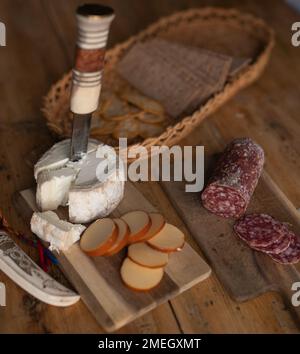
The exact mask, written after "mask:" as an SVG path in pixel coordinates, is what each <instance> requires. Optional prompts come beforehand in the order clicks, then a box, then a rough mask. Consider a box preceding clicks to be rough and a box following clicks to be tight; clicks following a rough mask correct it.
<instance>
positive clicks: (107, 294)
mask: <svg viewBox="0 0 300 354" xmlns="http://www.w3.org/2000/svg"><path fill="white" fill-rule="evenodd" d="M24 201H25V203H24ZM15 205H16V209H17V210H19V211H20V213H21V214H22V215H23V216H24V218H25V220H26V222H27V223H28V224H29V223H30V219H31V216H32V212H33V211H38V207H37V205H36V204H35V189H34V188H32V189H27V190H24V191H21V193H19V196H18V195H17V196H16V198H15ZM137 206H138V209H139V210H144V211H146V212H149V213H151V212H157V210H156V209H155V208H154V207H153V205H152V204H151V203H149V201H148V200H147V199H146V198H145V197H144V196H143V194H142V193H141V192H140V191H139V190H138V189H137V188H135V186H134V184H133V183H131V182H129V181H128V182H126V185H125V194H124V198H123V200H122V202H121V203H120V204H119V205H118V207H117V209H115V210H114V212H113V213H112V217H121V216H122V215H124V214H125V213H127V212H129V211H134V210H136V208H137ZM61 209H63V210H60V213H63V215H64V217H66V219H67V215H68V212H67V210H66V208H61ZM56 257H57V259H58V261H59V263H60V267H61V269H62V271H63V272H64V274H65V275H66V277H67V278H68V279H69V281H70V282H71V283H72V284H73V285H74V287H75V289H76V290H77V292H78V293H79V295H80V296H81V299H82V301H83V302H84V303H85V304H86V306H87V307H88V309H89V310H90V312H91V313H92V314H93V316H94V317H95V318H96V320H97V321H98V323H99V324H100V325H101V326H102V328H103V329H105V330H106V331H108V332H113V331H116V330H117V329H119V328H121V327H123V326H124V325H126V324H128V323H130V322H131V321H133V320H134V319H136V318H138V317H140V316H142V315H143V314H145V313H147V312H149V311H151V310H153V309H155V308H156V307H157V306H158V305H160V304H162V303H164V302H167V301H168V300H170V299H172V298H173V297H175V296H177V295H178V294H181V293H182V292H183V291H186V290H188V289H189V288H191V287H192V286H195V285H196V284H198V283H199V282H201V281H203V280H205V279H207V278H208V277H209V275H210V274H211V269H210V268H209V266H208V265H207V264H206V263H205V262H204V261H203V259H202V258H201V257H200V256H199V255H198V254H197V252H195V251H194V250H193V248H192V247H191V246H190V245H189V244H188V243H187V242H186V243H185V245H184V247H183V249H182V251H180V252H174V253H172V254H171V255H170V257H169V262H168V265H167V266H166V268H165V269H164V276H163V279H162V281H161V283H160V284H159V286H157V287H155V288H154V289H152V290H151V291H148V292H136V291H133V290H131V289H128V288H127V287H126V286H125V285H124V283H123V281H122V280H121V277H120V269H121V265H122V262H123V260H124V259H125V257H126V250H122V252H119V253H118V254H116V255H114V256H112V257H89V256H87V255H86V254H85V253H84V252H82V250H81V249H80V246H79V244H78V243H76V244H74V245H73V246H72V247H71V248H70V249H69V250H68V251H67V252H60V253H59V254H57V255H56Z"/></svg>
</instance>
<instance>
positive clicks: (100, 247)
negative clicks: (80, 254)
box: [80, 218, 118, 257]
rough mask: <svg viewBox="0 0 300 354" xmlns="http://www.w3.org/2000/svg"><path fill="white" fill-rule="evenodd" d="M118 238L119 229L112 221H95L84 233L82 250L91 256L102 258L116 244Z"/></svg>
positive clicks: (81, 242) (106, 219)
mask: <svg viewBox="0 0 300 354" xmlns="http://www.w3.org/2000/svg"><path fill="white" fill-rule="evenodd" d="M117 237H118V227H117V225H116V224H115V222H114V221H113V220H112V219H109V218H104V219H99V220H97V221H95V222H94V223H93V224H91V225H90V226H89V227H88V228H87V229H86V230H85V232H84V234H83V236H82V238H81V240H80V247H81V249H82V250H83V251H84V252H85V253H86V254H88V255H89V256H92V257H96V256H102V255H103V254H105V253H106V251H107V250H109V249H110V247H111V246H112V245H113V244H114V242H115V241H116V239H117Z"/></svg>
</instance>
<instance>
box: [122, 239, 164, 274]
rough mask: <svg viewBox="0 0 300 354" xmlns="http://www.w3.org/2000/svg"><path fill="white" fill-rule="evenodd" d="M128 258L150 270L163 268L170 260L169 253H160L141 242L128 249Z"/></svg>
mask: <svg viewBox="0 0 300 354" xmlns="http://www.w3.org/2000/svg"><path fill="white" fill-rule="evenodd" d="M128 257H129V258H130V259H131V260H132V261H133V262H135V263H137V264H139V265H141V266H144V267H149V268H162V267H164V266H166V265H167V263H168V260H169V255H168V253H164V252H160V251H157V250H155V249H154V248H152V247H150V246H148V245H147V243H144V242H139V243H135V244H133V245H130V246H129V247H128Z"/></svg>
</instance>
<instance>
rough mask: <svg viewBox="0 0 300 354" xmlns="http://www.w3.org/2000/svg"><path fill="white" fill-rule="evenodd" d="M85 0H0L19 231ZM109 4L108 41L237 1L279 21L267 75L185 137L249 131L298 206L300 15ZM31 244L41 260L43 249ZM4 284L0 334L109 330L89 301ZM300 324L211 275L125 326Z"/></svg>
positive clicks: (157, 197) (2, 173) (2, 101)
mask: <svg viewBox="0 0 300 354" xmlns="http://www.w3.org/2000/svg"><path fill="white" fill-rule="evenodd" d="M79 2H80V1H75V0H68V1H60V0H51V1H46V0H27V1H26V2H25V1H21V0H13V1H10V0H2V1H1V2H0V21H2V22H4V23H5V24H6V27H7V47H1V48H0V149H1V150H0V186H1V194H0V206H1V208H2V210H3V212H4V215H6V216H7V218H8V219H9V221H10V222H11V224H13V226H14V227H15V228H16V229H21V228H22V229H23V228H24V227H27V229H28V225H24V222H23V221H22V219H21V217H20V216H18V214H17V213H16V211H15V210H14V208H13V205H12V196H13V194H14V193H15V192H16V191H18V190H21V189H24V188H26V187H28V186H30V185H32V184H33V182H34V181H33V175H32V170H31V168H30V167H29V166H28V165H27V164H26V156H27V155H28V154H30V152H31V151H32V150H36V149H40V150H41V151H42V150H45V148H46V147H50V146H51V145H52V144H53V142H54V138H53V136H51V134H50V132H49V131H48V129H47V128H46V125H45V120H44V119H43V117H42V114H41V111H40V108H41V104H42V96H43V95H45V94H46V92H47V90H48V89H49V86H50V85H51V84H52V83H53V82H55V81H56V80H58V79H59V78H60V77H61V76H62V74H63V73H64V72H66V71H68V70H69V69H70V68H71V65H72V58H73V47H74V41H75V21H74V16H73V14H74V9H75V7H76V6H77V5H78V3H79ZM103 2H105V3H108V4H110V5H112V6H113V7H114V8H115V9H116V12H117V20H116V21H115V23H114V26H113V29H112V33H111V38H110V46H112V45H114V44H115V43H118V42H120V41H123V40H125V39H126V38H127V37H129V36H131V35H133V34H135V33H137V32H138V31H140V30H141V29H143V28H144V27H145V26H147V25H148V24H150V23H151V22H153V21H155V20H156V19H158V18H159V17H161V16H165V15H168V14H170V13H172V12H174V11H177V10H182V9H186V8H189V7H197V6H204V5H221V6H222V5H223V6H226V7H228V6H229V7H233V6H236V7H238V8H239V9H241V10H245V11H248V12H251V13H253V14H255V15H258V16H260V17H262V18H264V19H265V20H266V21H267V22H268V23H269V24H270V25H271V26H273V28H274V29H275V30H276V36H277V45H276V48H275V50H274V52H273V56H272V59H271V62H270V65H269V67H268V68H267V70H266V72H265V73H264V75H263V76H262V77H261V79H260V80H259V81H258V82H257V83H256V84H254V85H252V86H251V87H250V88H248V89H246V90H244V91H243V92H241V93H240V94H239V95H238V96H237V97H235V98H234V99H233V100H231V101H230V102H229V103H228V104H226V105H225V106H224V107H223V108H222V109H220V110H219V111H218V112H217V113H216V114H214V115H213V116H211V117H210V118H208V119H207V120H206V121H205V122H204V123H203V124H202V125H201V126H200V127H199V128H198V129H196V130H195V131H194V132H193V134H191V135H190V136H189V137H188V138H187V139H185V140H184V141H183V143H185V144H187V145H191V144H197V143H198V144H200V143H201V137H203V136H211V138H212V139H213V138H214V137H215V136H217V135H218V134H221V135H222V136H223V137H224V138H225V139H226V140H230V139H231V138H233V137H235V136H243V135H247V134H250V135H251V136H253V137H255V139H256V140H257V141H258V142H259V143H260V144H261V145H262V146H263V147H264V149H265V152H266V157H267V165H266V169H267V171H268V172H269V173H270V174H271V176H272V177H273V179H274V180H275V181H276V182H277V183H278V185H279V186H280V187H281V188H282V190H283V191H284V193H285V194H286V195H287V196H288V197H289V198H290V200H291V201H292V203H293V204H294V205H295V207H300V182H299V176H300V159H299V156H300V143H299V142H300V140H299V136H300V122H299V112H300V83H299V80H300V66H299V59H300V48H293V47H292V45H291V42H290V39H291V30H290V29H291V24H292V23H293V22H295V21H297V20H299V15H297V14H296V13H295V12H293V10H292V9H290V8H289V7H288V6H287V5H285V4H284V2H283V1H276V0H265V1H259V0H251V1H238V0H226V1H199V0H198V1H197V0H186V1H182V0H178V1H175V0H173V1H161V0H152V1H146V0H144V1H141V0H130V1H121V0H111V1H103ZM228 127H230V129H228ZM139 187H140V188H141V190H142V191H143V192H144V193H145V194H146V195H147V196H148V197H149V199H150V200H151V201H152V202H153V203H154V204H155V205H156V206H157V207H158V208H159V209H160V210H162V211H163V212H164V214H165V215H166V217H167V218H169V219H170V220H171V221H173V222H174V223H176V224H177V225H181V227H182V228H183V229H184V225H183V224H182V222H181V221H180V219H179V218H178V216H177V214H176V212H175V211H174V209H173V207H172V206H171V204H170V203H169V201H168V199H167V197H166V196H165V194H164V193H163V192H162V190H161V188H160V186H159V185H157V184H155V183H147V184H141V185H139ZM193 245H194V246H195V244H193ZM22 247H24V245H22ZM195 247H196V248H197V246H195ZM24 248H25V249H26V251H28V253H29V254H30V255H31V256H32V257H33V258H34V259H37V254H36V252H35V250H31V249H28V248H26V247H24ZM198 250H199V249H198ZM199 252H200V250H199ZM0 281H2V282H4V283H5V284H6V288H7V294H8V299H7V307H6V308H3V307H0V333H7V332H18V333H32V332H33V333H49V332H51V333H69V332H76V333H91V332H94V333H95V332H96V333H102V329H101V328H100V327H99V326H98V325H97V323H96V321H95V320H94V318H93V316H92V315H91V314H90V313H89V312H88V310H87V309H86V307H85V306H84V304H83V303H82V302H79V303H78V304H76V305H75V306H73V307H70V308H66V309H61V308H55V307H52V306H47V305H45V304H42V303H40V302H39V301H36V300H35V299H34V298H32V297H31V296H29V295H27V294H26V293H25V292H24V291H23V290H21V289H20V288H19V287H17V286H16V285H15V284H14V283H13V282H12V281H10V280H9V279H8V278H7V277H6V276H5V275H3V274H2V273H1V274H0ZM299 328H300V324H299V323H296V322H295V321H294V319H293V318H292V315H291V314H290V313H289V312H288V311H287V309H286V306H285V304H284V303H283V301H282V299H281V298H280V296H279V295H278V294H276V293H268V294H265V295H263V296H260V297H259V298H257V299H255V300H252V301H249V302H247V303H242V304H237V303H235V302H233V301H232V300H231V299H230V298H229V296H228V294H227V293H226V292H225V290H224V288H223V287H222V284H220V282H219V281H218V279H217V278H216V276H215V275H213V276H212V277H211V278H210V279H208V280H206V281H205V282H203V283H201V284H199V285H198V286H195V287H194V288H193V289H191V290H189V291H187V292H185V293H184V294H182V295H180V296H178V297H177V298H176V299H174V300H172V301H171V302H169V303H166V304H164V305H162V306H160V307H159V308H157V309H156V310H154V311H152V312H151V313H149V314H147V315H145V316H144V317H142V318H140V319H138V320H136V321H135V322H133V323H132V324H130V325H128V326H126V327H125V328H123V329H122V330H120V332H122V333H136V332H137V333H165V332H168V333H222V332H226V333H231V332H235V333H245V332H251V333H256V332H263V333H295V332H297V333H299Z"/></svg>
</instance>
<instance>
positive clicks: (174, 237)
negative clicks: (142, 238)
mask: <svg viewBox="0 0 300 354" xmlns="http://www.w3.org/2000/svg"><path fill="white" fill-rule="evenodd" d="M147 243H148V245H150V246H151V247H153V248H155V249H157V250H159V251H161V252H175V251H179V250H181V249H182V247H183V246H184V234H183V232H182V231H180V230H179V229H178V228H177V227H176V226H174V225H171V224H168V223H166V224H165V226H164V227H163V228H162V229H161V231H160V232H159V233H158V234H156V235H155V236H154V237H152V238H151V239H150V240H148V241H147Z"/></svg>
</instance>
